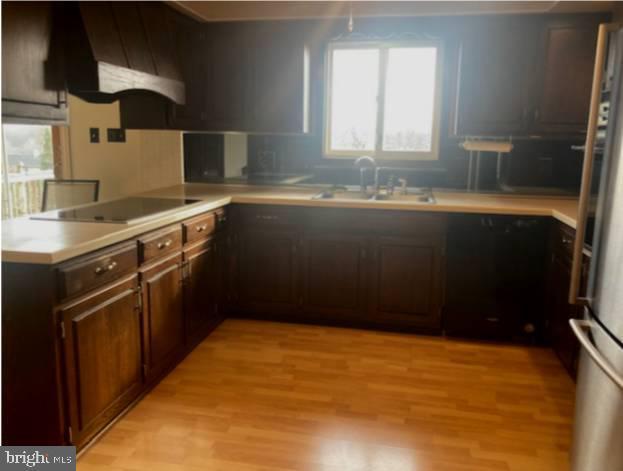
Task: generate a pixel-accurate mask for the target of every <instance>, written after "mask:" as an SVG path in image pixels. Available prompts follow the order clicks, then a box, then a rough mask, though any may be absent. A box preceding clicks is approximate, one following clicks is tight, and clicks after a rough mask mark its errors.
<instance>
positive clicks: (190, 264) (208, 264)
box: [184, 240, 220, 344]
mask: <svg viewBox="0 0 623 471" xmlns="http://www.w3.org/2000/svg"><path fill="white" fill-rule="evenodd" d="M184 261H185V263H186V270H187V276H186V279H185V281H184V313H185V317H186V331H187V333H188V335H187V342H188V343H190V344H194V343H197V341H200V340H201V339H203V337H204V336H205V335H206V334H207V332H208V330H209V329H210V328H211V327H213V326H215V325H216V324H217V323H218V321H219V318H218V296H219V287H220V281H219V273H220V271H219V267H218V263H217V262H218V259H217V256H216V243H215V241H214V240H208V241H206V242H203V243H202V244H200V245H199V246H196V247H193V248H191V249H189V250H187V251H186V252H184Z"/></svg>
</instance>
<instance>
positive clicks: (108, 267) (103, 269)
mask: <svg viewBox="0 0 623 471" xmlns="http://www.w3.org/2000/svg"><path fill="white" fill-rule="evenodd" d="M115 268H117V262H110V263H109V264H108V265H106V266H105V267H96V268H95V274H96V275H101V274H102V273H106V272H107V271H111V270H114V269H115Z"/></svg>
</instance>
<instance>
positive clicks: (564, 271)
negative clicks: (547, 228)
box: [545, 222, 590, 379]
mask: <svg viewBox="0 0 623 471" xmlns="http://www.w3.org/2000/svg"><path fill="white" fill-rule="evenodd" d="M574 242H575V230H574V229H572V228H570V227H568V226H566V225H564V224H563V223H559V222H555V223H554V224H552V230H551V234H550V252H551V254H550V262H549V267H548V274H547V290H546V298H545V299H546V304H545V305H546V308H547V322H548V327H549V328H548V339H549V342H550V344H551V346H552V348H553V349H554V352H556V355H557V356H558V358H559V359H560V362H561V363H562V364H563V366H564V367H565V369H566V370H567V372H568V373H569V375H570V376H571V377H572V378H573V379H575V377H576V376H577V372H578V360H579V354H580V343H579V342H578V340H577V338H576V337H575V335H574V334H573V331H572V330H571V327H570V326H569V320H570V319H579V318H582V314H583V310H582V307H580V306H574V305H571V304H569V285H570V283H571V265H572V263H573V254H572V251H573V245H574ZM589 266H590V257H588V256H587V255H584V259H583V268H582V280H581V283H580V292H585V290H586V285H587V280H588V269H589Z"/></svg>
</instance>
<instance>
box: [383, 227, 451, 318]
mask: <svg viewBox="0 0 623 471" xmlns="http://www.w3.org/2000/svg"><path fill="white" fill-rule="evenodd" d="M444 238H445V236H444V235H443V234H439V235H438V236H437V237H434V238H417V237H379V238H378V239H377V240H376V242H375V246H374V252H373V253H374V260H373V261H374V263H373V265H372V266H373V274H372V276H371V292H372V296H373V301H372V312H373V314H372V316H373V320H374V321H375V322H377V323H379V324H383V325H397V326H400V325H404V326H410V327H421V328H427V329H433V330H438V329H439V328H440V327H441V316H440V310H441V306H442V302H443V300H442V293H443V289H442V286H443V266H442V258H443V249H444V246H445V242H444Z"/></svg>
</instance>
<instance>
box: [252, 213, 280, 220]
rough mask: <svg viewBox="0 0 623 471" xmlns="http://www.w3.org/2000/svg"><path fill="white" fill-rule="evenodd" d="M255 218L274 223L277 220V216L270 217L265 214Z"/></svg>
mask: <svg viewBox="0 0 623 471" xmlns="http://www.w3.org/2000/svg"><path fill="white" fill-rule="evenodd" d="M256 217H257V219H263V220H264V221H276V220H277V219H279V216H271V215H267V214H258V215H257V216H256Z"/></svg>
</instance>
